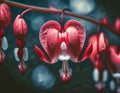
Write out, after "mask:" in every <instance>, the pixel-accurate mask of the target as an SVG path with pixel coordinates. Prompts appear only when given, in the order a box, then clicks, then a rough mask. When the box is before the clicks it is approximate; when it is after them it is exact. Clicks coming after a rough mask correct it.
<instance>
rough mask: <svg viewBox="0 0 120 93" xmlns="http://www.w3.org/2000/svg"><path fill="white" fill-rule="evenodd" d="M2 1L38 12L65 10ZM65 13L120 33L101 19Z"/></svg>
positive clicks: (59, 11)
mask: <svg viewBox="0 0 120 93" xmlns="http://www.w3.org/2000/svg"><path fill="white" fill-rule="evenodd" d="M0 2H2V3H6V4H8V5H11V6H14V7H19V8H24V9H28V8H31V10H33V11H37V12H47V13H56V14H61V13H62V12H63V10H52V9H49V8H43V7H37V6H32V5H27V4H22V3H17V2H14V1H9V0H0ZM64 15H68V16H73V17H76V18H80V19H83V20H86V21H89V22H91V23H94V24H96V25H99V26H103V27H105V28H107V29H108V30H110V31H111V32H113V33H114V34H116V35H118V34H117V33H116V31H115V29H114V28H113V27H111V26H110V25H109V26H106V25H104V24H103V23H102V22H101V21H97V20H94V19H92V18H89V17H86V16H82V15H77V14H74V13H72V12H68V11H64ZM118 36H119V35H118Z"/></svg>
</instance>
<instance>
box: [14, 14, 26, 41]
mask: <svg viewBox="0 0 120 93" xmlns="http://www.w3.org/2000/svg"><path fill="white" fill-rule="evenodd" d="M13 30H14V34H15V36H16V37H17V38H18V39H23V38H25V36H26V34H27V32H28V27H27V23H26V22H25V20H24V19H23V18H22V17H21V15H18V16H17V17H16V19H15V21H14V23H13Z"/></svg>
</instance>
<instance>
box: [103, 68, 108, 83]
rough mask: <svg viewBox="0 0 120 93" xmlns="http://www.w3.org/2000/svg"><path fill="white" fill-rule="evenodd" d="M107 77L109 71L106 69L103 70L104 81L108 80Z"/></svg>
mask: <svg viewBox="0 0 120 93" xmlns="http://www.w3.org/2000/svg"><path fill="white" fill-rule="evenodd" d="M107 79H108V71H107V70H104V72H103V82H106V81H107Z"/></svg>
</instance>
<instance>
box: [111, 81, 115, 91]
mask: <svg viewBox="0 0 120 93" xmlns="http://www.w3.org/2000/svg"><path fill="white" fill-rule="evenodd" d="M110 89H111V90H112V91H113V90H114V89H115V82H114V81H113V80H112V81H111V82H110Z"/></svg>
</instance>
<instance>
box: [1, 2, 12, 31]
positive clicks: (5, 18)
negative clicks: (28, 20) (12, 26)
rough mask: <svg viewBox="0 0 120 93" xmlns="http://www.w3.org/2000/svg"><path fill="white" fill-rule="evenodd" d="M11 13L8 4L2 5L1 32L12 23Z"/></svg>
mask: <svg viewBox="0 0 120 93" xmlns="http://www.w3.org/2000/svg"><path fill="white" fill-rule="evenodd" d="M10 19H11V12H10V9H9V7H8V5H7V4H5V3H2V4H0V30H2V29H4V28H6V27H7V26H8V24H9V23H10Z"/></svg>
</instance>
